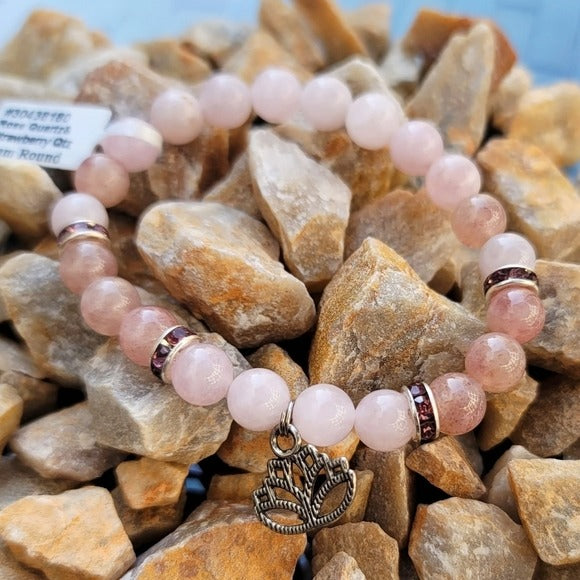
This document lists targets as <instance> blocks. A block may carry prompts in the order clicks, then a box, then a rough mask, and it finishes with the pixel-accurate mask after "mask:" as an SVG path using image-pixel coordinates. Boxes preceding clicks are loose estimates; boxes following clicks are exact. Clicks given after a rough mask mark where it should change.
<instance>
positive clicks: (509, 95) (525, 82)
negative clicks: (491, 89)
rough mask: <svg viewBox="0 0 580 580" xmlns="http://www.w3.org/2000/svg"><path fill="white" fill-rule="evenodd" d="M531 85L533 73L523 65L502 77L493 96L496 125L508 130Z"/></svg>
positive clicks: (492, 104)
mask: <svg viewBox="0 0 580 580" xmlns="http://www.w3.org/2000/svg"><path fill="white" fill-rule="evenodd" d="M531 87H532V75H530V73H529V72H528V70H527V69H526V68H524V67H523V66H521V65H515V66H514V67H513V68H512V69H511V70H510V72H509V73H508V74H507V75H506V76H505V77H504V78H503V79H502V81H501V83H500V84H499V86H498V87H497V91H496V92H495V93H494V94H493V95H492V97H491V100H490V108H491V114H492V122H493V125H494V127H496V128H497V129H499V130H501V131H503V132H504V133H507V132H508V129H509V126H510V123H511V122H512V119H513V118H514V116H515V114H516V113H517V111H518V107H519V105H520V101H521V100H522V97H523V96H524V95H525V94H526V93H527V92H528V91H529V90H530V88H531ZM544 130H545V127H544Z"/></svg>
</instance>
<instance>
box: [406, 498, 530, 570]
mask: <svg viewBox="0 0 580 580" xmlns="http://www.w3.org/2000/svg"><path fill="white" fill-rule="evenodd" d="M409 555H410V556H411V560H412V561H413V564H414V565H415V568H416V569H417V572H418V574H419V577H420V578H434V577H436V578H441V579H448V580H455V579H456V578H457V577H458V574H459V575H460V577H461V578H466V579H467V578H473V579H475V578H477V579H480V580H484V579H485V580H493V579H494V578H506V579H507V578H513V579H514V580H516V579H517V580H524V579H526V578H528V579H530V578H532V575H533V573H534V568H535V566H536V561H537V557H536V554H535V553H534V550H533V548H532V546H531V545H530V543H529V542H528V539H527V538H526V534H525V532H524V530H523V528H522V527H521V526H519V525H517V524H515V523H514V522H512V520H511V519H510V518H509V516H507V515H506V514H505V513H504V512H503V511H502V510H500V509H499V508H498V507H496V506H494V505H488V504H485V503H482V502H480V501H477V500H474V499H462V498H457V497H453V498H450V499H446V500H443V501H438V502H436V503H433V504H431V505H420V506H419V507H418V508H417V515H416V516H415V521H414V522H413V529H412V531H411V538H410V540H409Z"/></svg>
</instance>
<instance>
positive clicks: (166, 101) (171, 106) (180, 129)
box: [150, 89, 203, 145]
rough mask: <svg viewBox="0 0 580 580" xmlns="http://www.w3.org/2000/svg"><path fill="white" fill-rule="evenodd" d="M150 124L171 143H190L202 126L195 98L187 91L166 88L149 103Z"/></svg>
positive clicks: (199, 108)
mask: <svg viewBox="0 0 580 580" xmlns="http://www.w3.org/2000/svg"><path fill="white" fill-rule="evenodd" d="M150 116H151V124H152V125H153V126H154V127H155V128H156V129H157V130H158V131H159V133H161V135H162V136H163V139H164V140H165V141H166V142H167V143H171V144H172V145H185V144H186V143H191V142H192V141H193V140H194V139H195V138H196V137H197V136H198V135H199V134H200V132H201V129H202V128H203V115H202V113H201V107H200V106H199V103H198V102H197V99H196V98H195V97H194V96H193V95H192V94H191V93H188V92H187V91H183V90H180V89H168V90H166V91H165V92H163V93H161V94H160V95H159V96H158V97H157V98H156V99H155V100H154V101H153V104H152V105H151V115H150Z"/></svg>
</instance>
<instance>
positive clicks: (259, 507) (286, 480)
mask: <svg viewBox="0 0 580 580" xmlns="http://www.w3.org/2000/svg"><path fill="white" fill-rule="evenodd" d="M292 406H293V404H292V403H290V405H289V406H288V409H287V410H286V412H285V413H284V414H283V415H282V419H281V420H280V424H279V425H278V426H277V427H275V428H274V429H273V430H272V435H271V436H270V443H271V445H272V450H273V451H274V453H275V454H276V456H277V458H276V459H270V461H268V475H267V476H266V478H265V479H264V482H263V484H262V487H260V489H257V490H256V491H254V493H253V498H254V508H255V510H256V515H257V516H258V518H259V519H260V521H261V522H262V523H263V524H265V525H266V526H268V527H269V528H270V529H271V530H274V531H275V532H278V533H279V534H303V533H304V532H308V531H311V530H314V529H316V528H319V527H322V526H326V525H328V524H330V523H332V522H334V521H335V520H337V519H338V518H339V517H340V516H341V515H342V514H343V513H344V512H345V511H346V509H347V508H348V506H349V505H350V504H351V502H352V500H353V498H354V495H355V493H356V475H355V473H354V471H353V470H352V469H349V465H348V460H347V459H346V457H340V458H338V459H330V458H329V457H328V455H326V453H321V452H319V451H318V450H317V449H316V447H314V446H313V445H302V439H301V437H300V433H299V432H298V430H297V429H296V427H295V426H294V425H292V422H291V421H292ZM281 437H285V438H290V439H291V441H292V444H291V446H290V447H288V448H283V447H281V445H280V438H281ZM341 484H344V485H345V489H344V491H343V493H342V499H341V501H340V503H339V504H338V505H337V506H336V507H334V508H333V509H331V510H330V511H328V512H326V513H324V512H323V509H322V508H323V507H324V506H323V504H324V502H325V500H326V499H327V498H328V497H329V494H330V492H331V491H332V490H334V489H335V488H336V487H337V486H339V485H341ZM274 510H276V511H278V512H279V513H280V512H290V513H291V514H294V515H295V516H297V518H298V519H299V520H300V521H301V522H302V523H297V524H285V523H280V522H278V521H276V520H274V519H273V518H272V516H273V515H275V514H272V513H271V512H273V511H274Z"/></svg>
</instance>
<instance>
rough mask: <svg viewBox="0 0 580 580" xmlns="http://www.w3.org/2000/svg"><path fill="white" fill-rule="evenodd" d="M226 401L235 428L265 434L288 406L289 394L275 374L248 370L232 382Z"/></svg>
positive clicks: (285, 385) (264, 370)
mask: <svg viewBox="0 0 580 580" xmlns="http://www.w3.org/2000/svg"><path fill="white" fill-rule="evenodd" d="M227 401H228V409H229V410H230V414H231V416H232V417H233V419H234V421H235V422H236V423H238V425H241V426H242V427H244V428H245V429H249V430H250V431H267V430H269V429H272V427H274V426H275V425H277V424H278V423H279V421H280V417H281V415H282V413H283V412H284V411H285V410H286V408H287V407H288V403H290V391H289V390H288V385H287V384H286V381H284V379H283V378H282V377H281V376H280V375H279V374H277V373H275V372H273V371H270V370H268V369H250V370H248V371H244V372H242V373H240V374H239V375H238V376H237V377H236V378H235V379H234V380H233V382H232V384H231V385H230V388H229V390H228V395H227Z"/></svg>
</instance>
